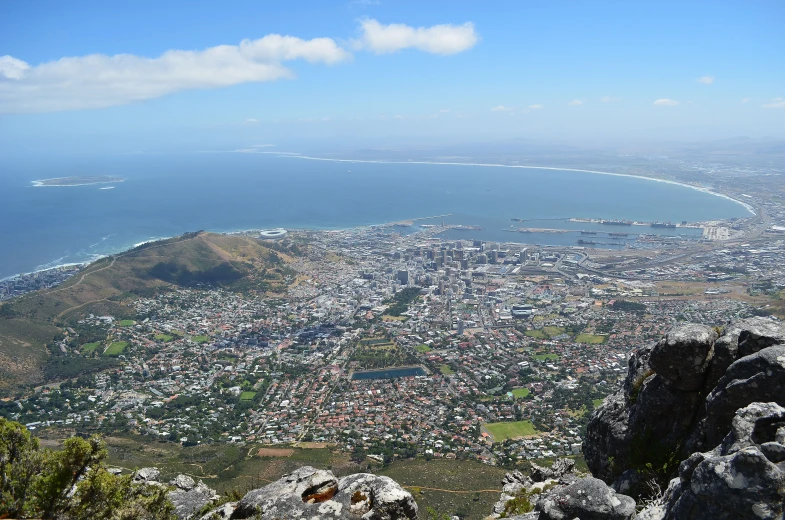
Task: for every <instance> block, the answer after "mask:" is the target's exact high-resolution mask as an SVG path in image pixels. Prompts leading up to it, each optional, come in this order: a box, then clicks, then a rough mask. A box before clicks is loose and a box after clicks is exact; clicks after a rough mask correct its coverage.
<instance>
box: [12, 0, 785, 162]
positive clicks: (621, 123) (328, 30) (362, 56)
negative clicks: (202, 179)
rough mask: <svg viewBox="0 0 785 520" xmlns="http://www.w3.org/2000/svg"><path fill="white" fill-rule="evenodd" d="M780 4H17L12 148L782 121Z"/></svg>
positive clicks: (658, 131) (690, 136) (686, 128)
mask: <svg viewBox="0 0 785 520" xmlns="http://www.w3.org/2000/svg"><path fill="white" fill-rule="evenodd" d="M121 4H122V5H121ZM783 21H785V3H784V2H781V1H735V2H723V1H712V2H708V1H706V2H684V1H680V2H644V1H641V2H638V1H636V2H630V1H623V2H621V1H620V2H560V1H525V0H518V1H515V2H476V1H467V2H462V1H452V2H422V1H420V2H408V1H395V0H381V1H379V2H375V1H342V2H330V1H312V2H306V1H304V2H294V1H289V2H262V1H254V2H220V3H219V2H197V1H193V0H191V1H182V2H180V1H168V2H160V1H157V2H148V1H135V2H124V3H120V2H104V1H101V2H79V1H71V2H54V1H52V2H47V1H37V2H26V1H6V2H2V3H0V56H2V57H0V151H5V152H10V151H16V152H24V153H27V152H32V153H39V152H40V150H41V149H44V148H45V149H46V150H49V151H50V152H51V153H56V152H65V151H95V150H99V151H103V150H106V151H111V152H131V151H152V150H165V149H226V148H236V147H246V146H252V145H255V144H267V143H270V144H281V143H310V144H314V143H321V144H327V145H329V144H332V143H335V144H341V145H342V146H348V147H351V146H364V145H367V144H373V145H388V146H399V145H410V144H423V143H425V144H432V143H450V142H467V141H472V140H477V141H488V140H494V139H508V138H535V139H542V140H552V141H560V142H573V141H574V142H576V143H578V142H588V141H597V142H600V141H603V142H614V141H628V140H647V139H683V140H703V139H715V138H726V137H734V136H742V135H743V136H751V137H765V136H770V137H777V138H785V101H784V99H785V66H783V64H785V58H784V57H783V54H785V31H783V30H782V24H783ZM270 35H273V36H270ZM274 35H280V36H274ZM244 40H245V41H246V42H245V43H244V44H241V42H243V41H244ZM218 46H225V47H218ZM216 47H217V49H216ZM116 55H124V56H123V57H119V58H118V57H116ZM162 56H163V57H162ZM63 58H66V59H65V60H64V61H58V60H62V59H63Z"/></svg>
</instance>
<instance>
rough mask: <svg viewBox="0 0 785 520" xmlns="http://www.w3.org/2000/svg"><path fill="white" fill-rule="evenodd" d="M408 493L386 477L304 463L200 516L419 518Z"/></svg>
mask: <svg viewBox="0 0 785 520" xmlns="http://www.w3.org/2000/svg"><path fill="white" fill-rule="evenodd" d="M417 514H418V509H417V503H416V502H415V501H414V498H413V497H412V495H411V493H409V492H408V491H406V490H405V489H403V488H402V487H401V486H400V485H398V484H397V483H396V482H395V481H394V480H392V479H390V478H389V477H382V476H377V475H370V474H367V473H358V474H355V475H350V476H348V477H344V478H341V479H336V478H335V476H334V475H333V474H332V473H331V472H329V471H324V470H318V469H314V468H312V467H310V466H305V467H302V468H300V469H298V470H297V471H295V472H293V473H291V474H289V475H286V476H284V477H282V478H281V479H280V480H277V481H276V482H273V483H272V484H269V485H267V486H265V487H263V488H260V489H255V490H253V491H249V492H248V493H247V494H246V495H245V496H244V497H243V498H242V499H240V501H238V502H236V503H233V504H224V505H223V506H221V507H220V508H218V509H216V510H215V511H211V512H210V513H208V514H207V515H205V516H204V517H203V520H218V519H245V518H253V519H257V520H266V519H270V520H272V519H282V518H308V519H325V520H326V519H361V518H362V519H364V520H398V519H401V520H403V519H411V520H414V519H416V518H417Z"/></svg>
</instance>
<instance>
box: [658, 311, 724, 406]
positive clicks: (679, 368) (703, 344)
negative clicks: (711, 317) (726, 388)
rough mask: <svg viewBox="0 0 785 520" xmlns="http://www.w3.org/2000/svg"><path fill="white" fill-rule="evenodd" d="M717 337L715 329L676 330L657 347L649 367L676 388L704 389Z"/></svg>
mask: <svg viewBox="0 0 785 520" xmlns="http://www.w3.org/2000/svg"><path fill="white" fill-rule="evenodd" d="M717 336H718V335H717V332H716V331H715V330H714V329H713V328H711V327H708V326H706V325H699V324H697V323H688V324H686V325H682V326H680V327H676V328H674V329H673V330H671V331H670V332H668V334H667V335H666V336H665V337H664V338H663V339H662V340H661V341H660V342H659V343H657V345H655V347H654V349H653V350H652V351H651V356H650V359H649V364H650V365H651V368H652V370H654V371H655V372H656V373H657V374H658V375H659V376H661V377H662V378H664V379H665V380H667V381H668V383H669V384H670V386H672V387H673V388H674V389H676V390H681V391H686V392H694V391H696V390H700V389H701V388H703V383H704V381H705V379H706V374H707V372H708V370H709V366H710V364H711V360H712V358H713V357H714V342H715V341H716V340H717Z"/></svg>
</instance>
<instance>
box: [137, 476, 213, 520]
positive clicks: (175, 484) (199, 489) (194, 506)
mask: <svg viewBox="0 0 785 520" xmlns="http://www.w3.org/2000/svg"><path fill="white" fill-rule="evenodd" d="M160 477H161V472H160V471H159V470H158V468H141V469H138V470H136V471H135V472H134V475H133V477H132V479H131V481H132V482H133V483H134V484H147V485H154V486H164V484H163V483H161V482H159V478H160ZM168 486H169V492H168V493H167V497H168V498H169V501H170V502H171V503H172V505H173V506H174V513H175V515H177V518H179V519H180V520H191V519H192V518H195V517H196V514H197V513H198V512H199V511H201V510H202V509H204V508H205V507H206V506H208V505H209V504H211V503H212V502H214V501H216V500H218V498H220V497H219V495H218V493H216V492H215V490H214V489H210V488H209V487H207V486H206V485H205V484H204V482H202V481H199V482H196V481H195V480H194V479H192V478H191V477H189V476H188V475H177V476H176V477H175V478H173V479H172V480H171V481H170V482H169V484H168ZM216 518H220V517H216Z"/></svg>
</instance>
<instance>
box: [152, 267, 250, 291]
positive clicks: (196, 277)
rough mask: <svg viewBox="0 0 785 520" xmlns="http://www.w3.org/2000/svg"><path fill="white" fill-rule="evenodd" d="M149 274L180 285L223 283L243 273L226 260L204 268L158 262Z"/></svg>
mask: <svg viewBox="0 0 785 520" xmlns="http://www.w3.org/2000/svg"><path fill="white" fill-rule="evenodd" d="M148 273H149V274H150V276H152V277H154V278H157V279H159V280H163V281H164V282H169V283H173V284H175V285H180V286H182V287H193V286H195V285H198V284H206V285H224V284H228V283H232V282H235V281H237V280H239V279H240V278H242V277H243V276H244V275H245V273H243V272H241V271H240V270H239V269H237V268H235V267H234V266H233V265H231V264H229V263H228V262H224V263H221V264H218V265H216V266H213V267H210V268H208V269H204V270H191V269H188V267H187V266H185V265H182V264H179V263H177V262H158V263H157V264H155V265H154V266H153V267H151V268H150V270H149V271H148Z"/></svg>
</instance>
